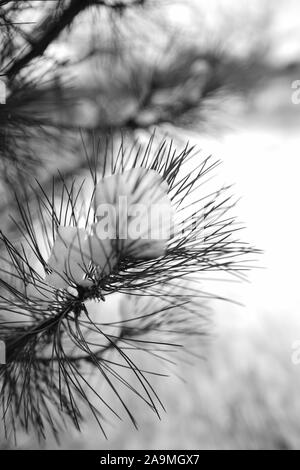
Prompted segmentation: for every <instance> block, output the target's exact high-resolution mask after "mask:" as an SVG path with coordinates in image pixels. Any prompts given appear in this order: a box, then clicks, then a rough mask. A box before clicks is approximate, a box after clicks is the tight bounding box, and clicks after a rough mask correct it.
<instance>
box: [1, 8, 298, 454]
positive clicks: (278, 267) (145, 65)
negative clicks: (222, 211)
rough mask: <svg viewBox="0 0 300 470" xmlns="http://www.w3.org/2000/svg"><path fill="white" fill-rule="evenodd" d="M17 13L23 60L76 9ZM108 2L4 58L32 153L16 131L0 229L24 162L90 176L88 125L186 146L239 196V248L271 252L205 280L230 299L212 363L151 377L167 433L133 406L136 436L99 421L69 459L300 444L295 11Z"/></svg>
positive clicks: (217, 304) (212, 346) (43, 173)
mask: <svg viewBox="0 0 300 470" xmlns="http://www.w3.org/2000/svg"><path fill="white" fill-rule="evenodd" d="M13 3H16V2H8V4H13ZM19 3H24V4H27V5H28V8H24V11H19V12H18V13H14V12H9V14H10V15H11V18H13V15H14V14H18V15H20V16H19V18H22V21H23V22H27V21H28V24H25V25H24V26H22V30H19V29H18V30H16V31H15V33H14V34H15V37H16V38H17V40H18V41H19V42H18V41H17V42H18V44H17V45H14V47H16V48H17V47H20V44H22V47H23V48H24V50H23V49H22V50H23V52H22V56H21V58H22V57H25V60H26V54H28V51H29V53H30V51H32V50H33V51H34V45H35V44H36V43H37V42H40V44H41V39H43V38H44V36H45V31H47V25H48V28H49V25H50V26H51V22H54V21H57V19H59V18H60V15H63V11H64V9H66V8H68V7H70V5H71V4H72V2H64V1H62V2H56V3H57V5H56V9H55V14H54V12H53V3H55V2H47V1H46V2H19ZM33 3H34V7H33V5H32V4H33ZM95 3H96V2H95ZM103 3H104V4H105V3H107V5H104V6H103V5H101V6H99V5H95V6H93V7H91V8H86V9H83V8H82V11H79V12H78V14H76V15H74V18H73V20H72V22H71V23H70V24H69V25H67V26H66V27H65V28H61V31H60V32H59V34H57V37H55V38H54V40H53V41H50V42H49V44H48V45H47V47H45V50H44V51H43V54H42V57H40V52H39V53H37V54H36V55H34V54H35V52H33V54H31V56H30V57H29V59H28V60H27V62H26V67H25V68H23V66H24V64H23V65H22V64H21V65H19V69H18V60H16V61H15V64H17V66H14V67H15V68H14V69H12V67H11V64H9V62H8V61H7V60H6V59H5V60H4V59H3V61H2V65H3V69H4V71H5V74H6V76H8V77H9V78H10V88H9V93H10V94H9V97H8V103H10V104H11V107H12V111H10V112H12V115H13V116H14V113H15V116H16V119H18V123H19V125H20V128H21V126H22V129H23V128H24V129H26V132H27V134H26V136H27V137H26V151H25V147H24V137H23V134H22V133H21V132H19V133H18V135H13V136H11V133H10V131H9V130H8V141H9V142H10V140H9V139H10V138H11V139H12V141H13V142H14V145H18V146H20V147H22V149H23V150H24V152H23V153H20V152H18V155H16V157H15V158H16V161H17V165H15V164H14V165H12V164H11V161H10V160H9V159H8V160H7V158H4V157H3V159H2V163H1V165H3V169H2V174H3V182H2V188H3V191H2V193H3V197H2V202H1V207H0V211H1V217H2V223H3V224H4V225H5V223H6V215H7V212H8V210H10V208H11V205H12V204H13V203H12V202H11V200H10V188H11V187H12V186H13V185H14V182H15V180H16V175H17V173H18V165H19V164H21V165H22V169H23V170H25V171H28V172H29V173H30V172H31V171H32V167H34V166H35V165H34V161H35V160H34V158H33V160H32V161H31V160H30V159H29V158H27V155H28V154H30V155H31V156H33V155H36V154H38V156H39V158H41V159H42V160H43V165H40V166H39V167H38V169H37V170H36V171H37V173H38V176H39V178H41V179H42V181H43V182H44V184H45V187H47V184H48V182H49V181H50V178H52V175H53V174H54V172H55V169H56V167H59V168H60V170H61V171H62V172H63V173H64V174H65V175H66V177H68V176H69V175H70V177H73V176H74V174H82V172H84V171H85V170H86V167H85V165H86V161H85V160H84V158H83V153H82V151H79V150H78V149H79V148H80V146H81V140H80V137H79V136H78V132H77V130H76V129H78V127H81V129H82V132H83V133H84V137H85V141H86V142H87V147H89V146H91V147H92V142H93V138H94V136H95V135H96V136H97V137H101V136H102V137H103V136H105V135H107V133H109V135H110V136H111V137H112V139H113V140H114V141H116V142H118V141H119V140H120V131H121V130H122V132H123V135H124V138H125V140H126V141H128V142H132V141H134V140H135V139H140V140H141V141H146V140H147V139H148V138H149V137H150V136H151V134H152V133H153V131H154V130H155V132H156V139H157V140H159V139H160V138H162V137H166V136H167V137H170V138H172V139H173V140H174V143H175V144H176V145H177V146H179V147H182V146H184V145H185V143H186V142H187V141H189V142H190V143H192V144H196V145H197V147H198V148H199V149H200V150H201V152H200V155H208V154H213V155H214V156H216V157H218V158H220V159H221V161H222V165H221V166H220V167H219V168H218V175H217V179H218V180H220V181H221V182H222V183H227V184H234V187H233V191H234V194H235V195H236V196H237V197H238V198H240V200H239V201H238V204H237V206H236V208H235V211H236V215H237V216H238V218H239V219H240V220H241V221H242V222H243V224H244V226H245V230H244V231H243V235H242V236H243V239H245V240H246V241H249V242H250V243H251V244H253V245H255V246H256V247H258V248H260V249H262V250H263V254H262V255H261V256H260V257H259V259H258V260H257V261H256V262H255V263H254V264H255V265H256V266H257V268H256V269H254V270H252V271H251V272H250V273H249V275H248V279H249V282H247V283H239V282H234V281H233V280H230V281H222V280H220V281H215V280H214V281H210V280H207V281H206V289H207V290H210V291H211V292H216V293H217V295H218V296H224V297H226V298H229V299H233V300H234V302H224V301H219V300H212V301H211V303H210V308H211V311H212V316H213V327H212V328H211V331H210V332H209V336H208V339H207V341H206V344H205V353H204V357H203V360H201V361H195V363H194V365H193V366H190V367H188V368H187V367H186V366H185V365H180V363H179V364H178V368H177V373H178V375H180V376H181V377H183V378H184V381H183V380H180V378H178V377H176V376H172V377H169V378H164V379H161V378H158V379H154V382H155V381H156V380H157V387H158V390H160V397H161V399H162V401H163V403H164V404H165V406H166V409H167V412H166V414H163V415H162V419H161V421H159V420H158V419H157V418H156V417H155V416H154V415H152V413H151V412H150V410H147V409H146V410H145V408H144V406H143V404H142V403H141V404H140V403H138V402H137V403H134V404H133V406H134V408H135V410H136V416H137V419H138V423H139V430H138V431H136V430H135V429H134V428H133V426H131V425H130V423H127V422H121V423H112V424H111V426H110V428H109V432H108V434H109V440H108V441H105V439H104V438H103V437H102V435H101V433H100V432H99V430H98V429H97V426H96V424H95V423H94V422H93V421H88V422H87V423H86V424H85V426H84V428H83V430H82V433H81V434H77V433H75V432H73V431H71V430H70V431H69V432H68V433H67V432H66V433H65V434H64V435H63V436H62V442H61V447H62V448H77V449H78V448H84V449H115V448H116V449H117V448H119V449H139V448H141V449H152V448H153V449H155V448H156V449H168V448H173V449H176V448H178V449H189V448H192V449H196V448H197V449H211V448H219V449H232V448H238V449H263V448H264V449H295V448H300V400H299V390H300V361H299V364H298V361H297V357H296V356H297V354H296V356H295V354H293V353H295V352H296V353H297V348H298V349H299V345H297V341H300V318H299V314H300V289H299V286H298V283H299V272H298V271H299V262H300V256H299V247H298V242H299V240H300V224H299V207H298V204H299V201H300V185H299V174H300V171H299V170H300V164H299V148H300V132H299V131H300V93H299V96H298V98H299V99H298V100H297V96H296V91H297V87H296V85H293V83H294V82H295V81H296V80H300V14H299V13H300V5H299V1H297V0H284V1H283V0H269V1H268V0H263V1H262V0H260V1H252V2H249V1H243V0H242V1H239V2H237V1H234V0H210V1H209V2H208V1H202V0H195V1H192V0H190V1H189V0H185V1H183V0H182V1H179V0H178V1H176V0H174V1H172V0H168V1H159V2H158V1H151V0H149V2H147V0H145V1H144V2H134V1H131V2H128V3H127V4H126V2H124V7H123V8H121V7H118V8H115V7H114V2H109V1H107V2H103ZM119 3H122V2H119ZM32 22H34V23H32ZM1 32H2V34H3V38H2V41H3V44H4V43H5V41H7V38H6V37H5V35H4V32H3V30H2V31H1ZM29 37H30V38H31V39H32V38H33V39H34V40H35V41H31V42H30V41H28V38H29ZM5 44H6V43H5ZM45 44H46V43H45ZM3 50H4V49H3ZM16 77H17V78H16ZM299 83H300V82H299ZM20 90H22V92H20ZM298 101H299V103H298ZM0 119H1V118H0ZM41 123H42V124H43V126H44V130H43V131H41V130H40V129H41V128H40V124H41ZM28 129H29V130H30V132H29V131H28ZM42 132H43V133H42ZM10 155H11V154H10ZM10 158H11V157H10ZM199 158H200V157H199ZM24 162H25V163H24ZM49 175H50V177H49ZM299 357H300V355H299ZM130 399H131V398H129V400H130ZM3 445H4V444H3ZM39 447H45V448H56V447H57V444H56V443H55V441H54V440H52V439H51V438H50V437H49V439H48V441H47V443H46V444H41V443H37V442H35V441H34V440H33V439H31V438H30V437H28V436H24V438H23V439H21V441H20V443H19V448H39Z"/></svg>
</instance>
